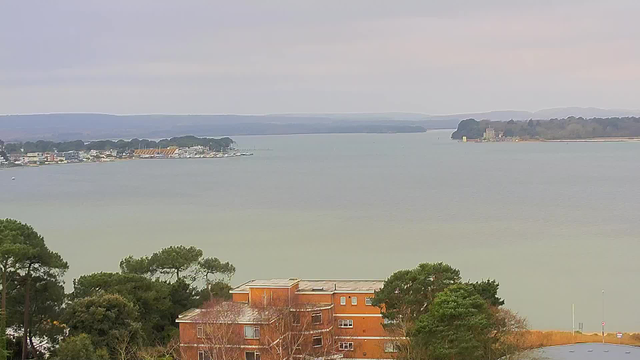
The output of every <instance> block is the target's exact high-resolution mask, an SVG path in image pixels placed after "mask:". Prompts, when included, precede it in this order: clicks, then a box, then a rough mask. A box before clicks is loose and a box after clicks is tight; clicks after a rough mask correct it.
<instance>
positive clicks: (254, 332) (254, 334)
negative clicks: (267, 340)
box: [244, 325, 260, 339]
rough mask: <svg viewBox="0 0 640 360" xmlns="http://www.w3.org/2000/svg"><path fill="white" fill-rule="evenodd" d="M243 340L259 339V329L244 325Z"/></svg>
mask: <svg viewBox="0 0 640 360" xmlns="http://www.w3.org/2000/svg"><path fill="white" fill-rule="evenodd" d="M244 338H245V339H260V327H259V326H250V325H245V327H244Z"/></svg>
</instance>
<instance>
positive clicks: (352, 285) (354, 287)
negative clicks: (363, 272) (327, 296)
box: [231, 279, 384, 293]
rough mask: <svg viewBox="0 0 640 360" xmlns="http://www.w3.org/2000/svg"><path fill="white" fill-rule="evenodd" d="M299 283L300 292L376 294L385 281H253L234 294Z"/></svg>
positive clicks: (235, 289)
mask: <svg viewBox="0 0 640 360" xmlns="http://www.w3.org/2000/svg"><path fill="white" fill-rule="evenodd" d="M296 283H298V292H331V293H334V292H374V291H375V290H378V289H380V288H382V285H383V284H384V281H383V280H298V279H268V280H251V281H247V282H246V283H244V284H242V285H239V286H237V287H236V288H234V289H233V290H232V291H231V292H232V293H247V292H249V288H252V287H284V288H289V287H291V286H293V285H295V284H296Z"/></svg>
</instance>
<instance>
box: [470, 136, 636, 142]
mask: <svg viewBox="0 0 640 360" xmlns="http://www.w3.org/2000/svg"><path fill="white" fill-rule="evenodd" d="M457 141H458V142H465V141H463V140H457ZM466 142H467V143H543V142H547V143H637V142H640V137H632V138H613V137H612V138H589V139H558V140H555V139H554V140H547V139H528V140H523V139H518V140H510V141H485V140H481V139H469V140H467V141H466Z"/></svg>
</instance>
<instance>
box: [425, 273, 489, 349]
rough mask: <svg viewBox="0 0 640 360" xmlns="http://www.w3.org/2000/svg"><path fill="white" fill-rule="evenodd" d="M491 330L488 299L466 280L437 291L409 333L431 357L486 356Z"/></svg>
mask: <svg viewBox="0 0 640 360" xmlns="http://www.w3.org/2000/svg"><path fill="white" fill-rule="evenodd" d="M493 330H494V322H493V315H492V313H491V311H490V309H489V305H488V304H487V302H486V301H485V300H484V299H483V298H482V297H481V296H480V295H478V293H477V292H476V291H475V288H474V287H473V286H472V285H469V284H455V285H452V286H450V287H448V288H446V289H445V290H444V291H442V292H440V293H438V294H437V295H436V297H435V299H434V300H433V304H432V305H431V306H430V308H429V311H428V312H427V313H425V314H424V315H422V316H420V318H419V319H418V321H417V323H416V327H415V330H414V331H413V333H412V337H413V338H414V341H415V343H416V345H417V346H419V347H420V348H421V349H424V350H425V351H426V352H427V353H428V354H429V357H428V358H429V359H433V360H486V359H489V356H488V355H489V354H488V349H490V348H491V336H490V335H491V333H492V331H493Z"/></svg>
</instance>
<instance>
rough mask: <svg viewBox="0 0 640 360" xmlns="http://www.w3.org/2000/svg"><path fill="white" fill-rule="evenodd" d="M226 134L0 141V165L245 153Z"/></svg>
mask: <svg viewBox="0 0 640 360" xmlns="http://www.w3.org/2000/svg"><path fill="white" fill-rule="evenodd" d="M234 144H235V142H234V141H233V140H232V139H231V138H228V137H224V138H220V139H215V138H207V137H204V138H199V137H196V136H180V137H173V138H170V139H162V140H158V141H155V140H147V139H132V140H116V141H114V140H97V141H90V142H85V141H82V140H75V141H66V142H53V141H45V140H38V141H35V142H32V141H27V142H17V143H6V144H5V143H4V142H3V141H2V140H0V166H1V167H13V166H38V165H49V164H67V163H80V162H110V161H115V160H122V159H168V158H171V159H190V158H225V157H235V156H248V155H253V154H252V153H246V152H239V151H237V150H236V149H235V148H234Z"/></svg>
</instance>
